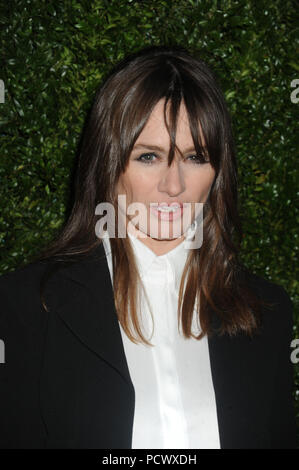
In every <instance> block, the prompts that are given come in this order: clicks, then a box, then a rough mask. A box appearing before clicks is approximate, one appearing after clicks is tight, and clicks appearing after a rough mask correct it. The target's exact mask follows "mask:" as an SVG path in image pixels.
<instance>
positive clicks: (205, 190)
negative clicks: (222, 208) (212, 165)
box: [187, 170, 215, 202]
mask: <svg viewBox="0 0 299 470" xmlns="http://www.w3.org/2000/svg"><path fill="white" fill-rule="evenodd" d="M214 175H215V173H214V171H203V170H202V172H201V173H200V174H199V175H192V177H190V179H189V182H188V184H187V187H188V189H189V191H188V192H189V193H190V196H191V197H192V199H193V200H194V201H198V202H205V201H206V199H207V197H208V194H209V191H210V188H211V186H212V183H213V181H214Z"/></svg>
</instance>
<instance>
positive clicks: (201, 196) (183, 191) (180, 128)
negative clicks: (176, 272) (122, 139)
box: [117, 100, 215, 255]
mask: <svg viewBox="0 0 299 470" xmlns="http://www.w3.org/2000/svg"><path fill="white" fill-rule="evenodd" d="M163 110H164V100H160V101H159V102H158V103H157V105H156V106H155V107H154V109H153V112H152V113H151V115H150V117H149V119H148V121H147V123H146V125H145V127H144V129H143V131H142V132H141V134H140V135H139V137H138V139H137V141H136V142H135V145H134V148H133V150H132V153H131V155H130V159H129V163H128V166H127V168H126V170H125V172H124V173H123V174H122V175H121V177H120V179H119V181H118V185H117V194H118V195H125V198H123V199H125V205H123V213H124V211H125V210H126V211H127V208H128V206H129V205H130V204H132V203H142V204H141V205H140V204H139V205H136V206H135V205H134V204H133V206H131V207H133V211H132V213H131V214H130V215H128V211H127V217H128V220H129V221H131V223H132V224H133V225H131V227H132V226H133V231H132V230H131V229H130V228H129V227H130V224H129V226H128V230H130V231H131V232H132V233H133V232H134V233H135V235H136V236H138V238H139V239H140V240H141V241H143V242H144V243H145V244H146V245H147V246H148V247H149V248H151V249H152V250H153V251H154V252H155V253H156V254H158V255H159V254H163V253H166V252H168V251H169V250H171V249H173V248H174V247H175V246H176V245H178V244H179V243H181V242H182V241H183V239H184V233H185V232H186V230H187V229H188V227H189V226H190V225H191V223H192V222H193V220H194V218H195V216H196V215H197V214H198V211H199V207H198V206H195V204H194V203H199V202H201V203H204V202H206V200H207V198H208V195H209V191H210V188H211V185H212V183H213V180H214V176H215V171H214V169H213V168H212V166H211V164H210V163H209V162H207V163H200V160H199V159H198V158H197V156H196V151H195V149H194V144H193V140H192V136H191V132H190V128H189V122H188V116H187V114H186V108H185V105H184V104H183V102H182V104H181V107H180V111H179V116H178V122H177V131H176V145H177V147H178V148H179V150H180V151H181V152H182V155H180V153H179V152H178V151H177V150H176V153H175V156H174V160H173V161H172V164H171V166H170V167H168V164H167V155H168V151H169V148H170V137H169V134H168V132H167V129H166V127H165V123H164V114H163ZM206 158H207V159H208V157H206ZM161 203H165V205H166V204H167V205H168V206H170V205H171V204H172V207H174V208H175V207H177V206H178V205H180V204H183V203H185V206H184V208H183V209H182V208H179V209H177V210H175V211H174V212H173V213H169V212H161V210H157V208H155V207H157V204H158V205H159V204H161ZM186 203H189V204H186ZM162 205H163V204H162ZM134 206H135V208H136V209H137V211H136V212H135V210H134ZM154 206H155V207H154ZM162 210H163V209H162ZM136 216H137V218H136ZM135 228H136V229H137V231H134V229H135ZM178 233H179V236H178Z"/></svg>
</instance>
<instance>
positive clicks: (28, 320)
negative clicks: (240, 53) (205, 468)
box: [0, 47, 295, 449]
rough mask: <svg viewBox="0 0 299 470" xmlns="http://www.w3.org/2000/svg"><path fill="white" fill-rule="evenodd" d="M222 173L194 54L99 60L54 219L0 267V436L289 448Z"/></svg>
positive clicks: (279, 381)
mask: <svg viewBox="0 0 299 470" xmlns="http://www.w3.org/2000/svg"><path fill="white" fill-rule="evenodd" d="M236 175H237V167H236V159H235V152H234V147H233V138H232V132H231V124H230V118H229V115H228V111H227V108H226V105H225V101H224V98H223V95H222V93H221V91H220V90H219V86H218V85H217V82H216V80H215V77H214V75H213V73H212V72H211V71H210V70H209V68H208V67H207V66H206V65H205V63H203V62H202V61H201V60H200V59H198V58H196V57H192V56H191V55H190V54H189V53H188V52H186V51H185V50H184V49H182V48H179V47H172V48H170V47H153V48H148V49H145V50H142V51H140V52H139V53H137V54H135V55H132V56H130V57H128V58H126V59H125V60H123V61H122V62H120V63H119V64H118V65H117V66H116V67H115V69H114V70H113V71H112V73H111V74H110V76H109V77H108V78H107V79H106V80H105V82H104V84H103V85H102V86H101V88H100V89H99V91H98V92H97V94H96V97H95V101H94V104H93V106H92V109H91V112H90V115H89V119H88V122H87V125H86V128H85V133H84V136H83V139H82V142H81V145H80V152H79V161H78V168H77V173H76V181H75V200H74V204H73V207H72V211H71V214H70V216H69V218H68V220H67V222H66V224H65V226H64V227H63V230H62V231H61V233H60V235H59V237H58V238H57V239H56V240H55V241H54V242H53V243H52V245H51V246H50V247H48V249H47V250H46V251H44V252H43V253H42V255H41V256H40V257H39V258H38V259H35V260H34V261H32V262H31V263H30V264H29V265H27V266H25V267H23V268H21V269H18V270H16V271H15V272H13V273H9V274H6V275H4V276H2V277H1V280H0V290H1V299H2V309H1V317H0V321H1V323H0V324H1V334H0V337H1V338H2V339H3V341H4V343H5V358H6V359H5V364H3V365H1V369H0V373H1V389H0V398H1V400H0V408H1V414H2V419H1V424H0V445H1V447H2V448H7V447H14V448H18V447H25V448H30V447H34V448H59V447H60V448H98V449H100V448H102V449H111V448H128V449H129V448H169V449H171V448H193V449H194V448H215V449H219V448H221V449H222V448H235V449H237V448H293V447H295V422H294V411H293V404H292V364H291V362H290V358H289V354H290V342H291V339H292V304H291V301H290V298H289V296H288V294H287V292H286V291H285V290H284V289H283V288H282V287H281V286H279V285H277V284H274V283H271V282H269V281H267V280H265V279H263V278H261V277H259V276H256V275H254V274H253V273H250V272H249V271H248V270H247V269H246V268H245V266H243V265H242V263H241V262H240V260H239V257H238V253H239V249H240V240H241V238H242V232H241V227H240V221H239V216H238V207H237V181H236ZM111 209H113V210H111ZM104 212H105V214H104ZM104 226H105V229H104ZM192 243H193V244H192Z"/></svg>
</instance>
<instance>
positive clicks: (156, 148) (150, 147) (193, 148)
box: [133, 143, 207, 153]
mask: <svg viewBox="0 0 299 470" xmlns="http://www.w3.org/2000/svg"><path fill="white" fill-rule="evenodd" d="M138 148H147V149H150V150H158V151H159V152H165V149H164V148H162V147H159V146H158V145H151V144H146V143H144V144H143V143H140V144H137V145H135V146H134V149H133V150H135V149H138ZM201 148H203V149H206V148H207V147H206V146H204V147H201ZM193 150H195V147H194V146H193V147H188V148H187V149H185V150H184V151H183V152H182V153H188V152H191V151H193Z"/></svg>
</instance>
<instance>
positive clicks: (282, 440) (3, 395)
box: [0, 245, 296, 449]
mask: <svg viewBox="0 0 299 470" xmlns="http://www.w3.org/2000/svg"><path fill="white" fill-rule="evenodd" d="M44 269H45V265H44V264H42V263H40V262H35V263H31V264H29V265H27V266H25V267H24V268H19V269H17V270H16V271H14V272H11V273H7V274H5V275H2V276H1V277H0V302H1V306H0V309H1V310H0V339H2V340H3V341H4V343H5V363H4V364H0V448H15V449H16V448H36V449H37V448H94V449H116V448H122V449H130V448H131V445H132V428H133V419H134V400H135V395H134V387H133V384H132V381H131V378H130V374H129V370H128V365H127V362H126V357H125V352H124V348H123V343H122V337H121V333H120V327H119V323H118V319H117V316H116V312H115V307H114V301H113V291H112V285H111V280H110V273H109V270H108V265H107V261H106V257H105V253H104V249H103V246H102V245H100V246H99V247H98V248H97V249H96V250H95V251H94V253H93V254H92V255H89V256H88V257H86V258H85V259H84V260H82V261H80V262H78V263H76V264H75V265H73V266H71V267H70V266H69V267H67V268H66V267H64V268H63V269H61V270H60V271H59V272H58V273H57V274H55V275H54V277H53V278H52V279H51V281H50V282H49V284H48V286H47V289H46V301H47V305H48V307H49V310H50V311H49V313H47V312H46V311H45V310H44V309H43V308H42V305H41V302H40V298H39V280H40V277H41V274H42V273H43V271H44ZM248 282H251V283H252V285H254V286H255V289H257V291H258V292H259V294H260V295H261V296H262V297H263V298H264V299H266V300H270V301H275V302H277V307H276V308H275V309H274V310H273V311H267V312H265V314H264V322H263V329H262V332H261V334H260V335H257V336H255V337H254V338H253V339H250V338H249V337H247V336H245V335H242V334H240V335H238V336H236V337H234V338H230V337H228V336H222V337H220V336H215V335H214V336H212V337H211V338H209V340H208V344H209V352H210V360H211V368H212V378H213V384H214V389H215V396H216V405H217V415H218V424H219V433H220V443H221V448H223V449H227V448H233V449H239V448H244V449H245V448H263V449H269V448H271V449H273V448H295V447H296V438H295V418H294V409H293V401H292V386H293V377H292V374H293V368H292V363H291V361H290V352H291V349H290V342H291V340H292V303H291V301H290V299H289V296H288V294H287V293H286V291H285V290H284V289H283V288H282V287H281V286H278V285H276V284H274V283H271V282H269V281H266V280H264V279H262V278H261V277H258V276H255V275H253V274H250V279H249V278H248ZM216 321H217V320H216ZM145 373H146V372H145ZM194 393H196V391H195V390H194ZM145 425H146V423H145Z"/></svg>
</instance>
